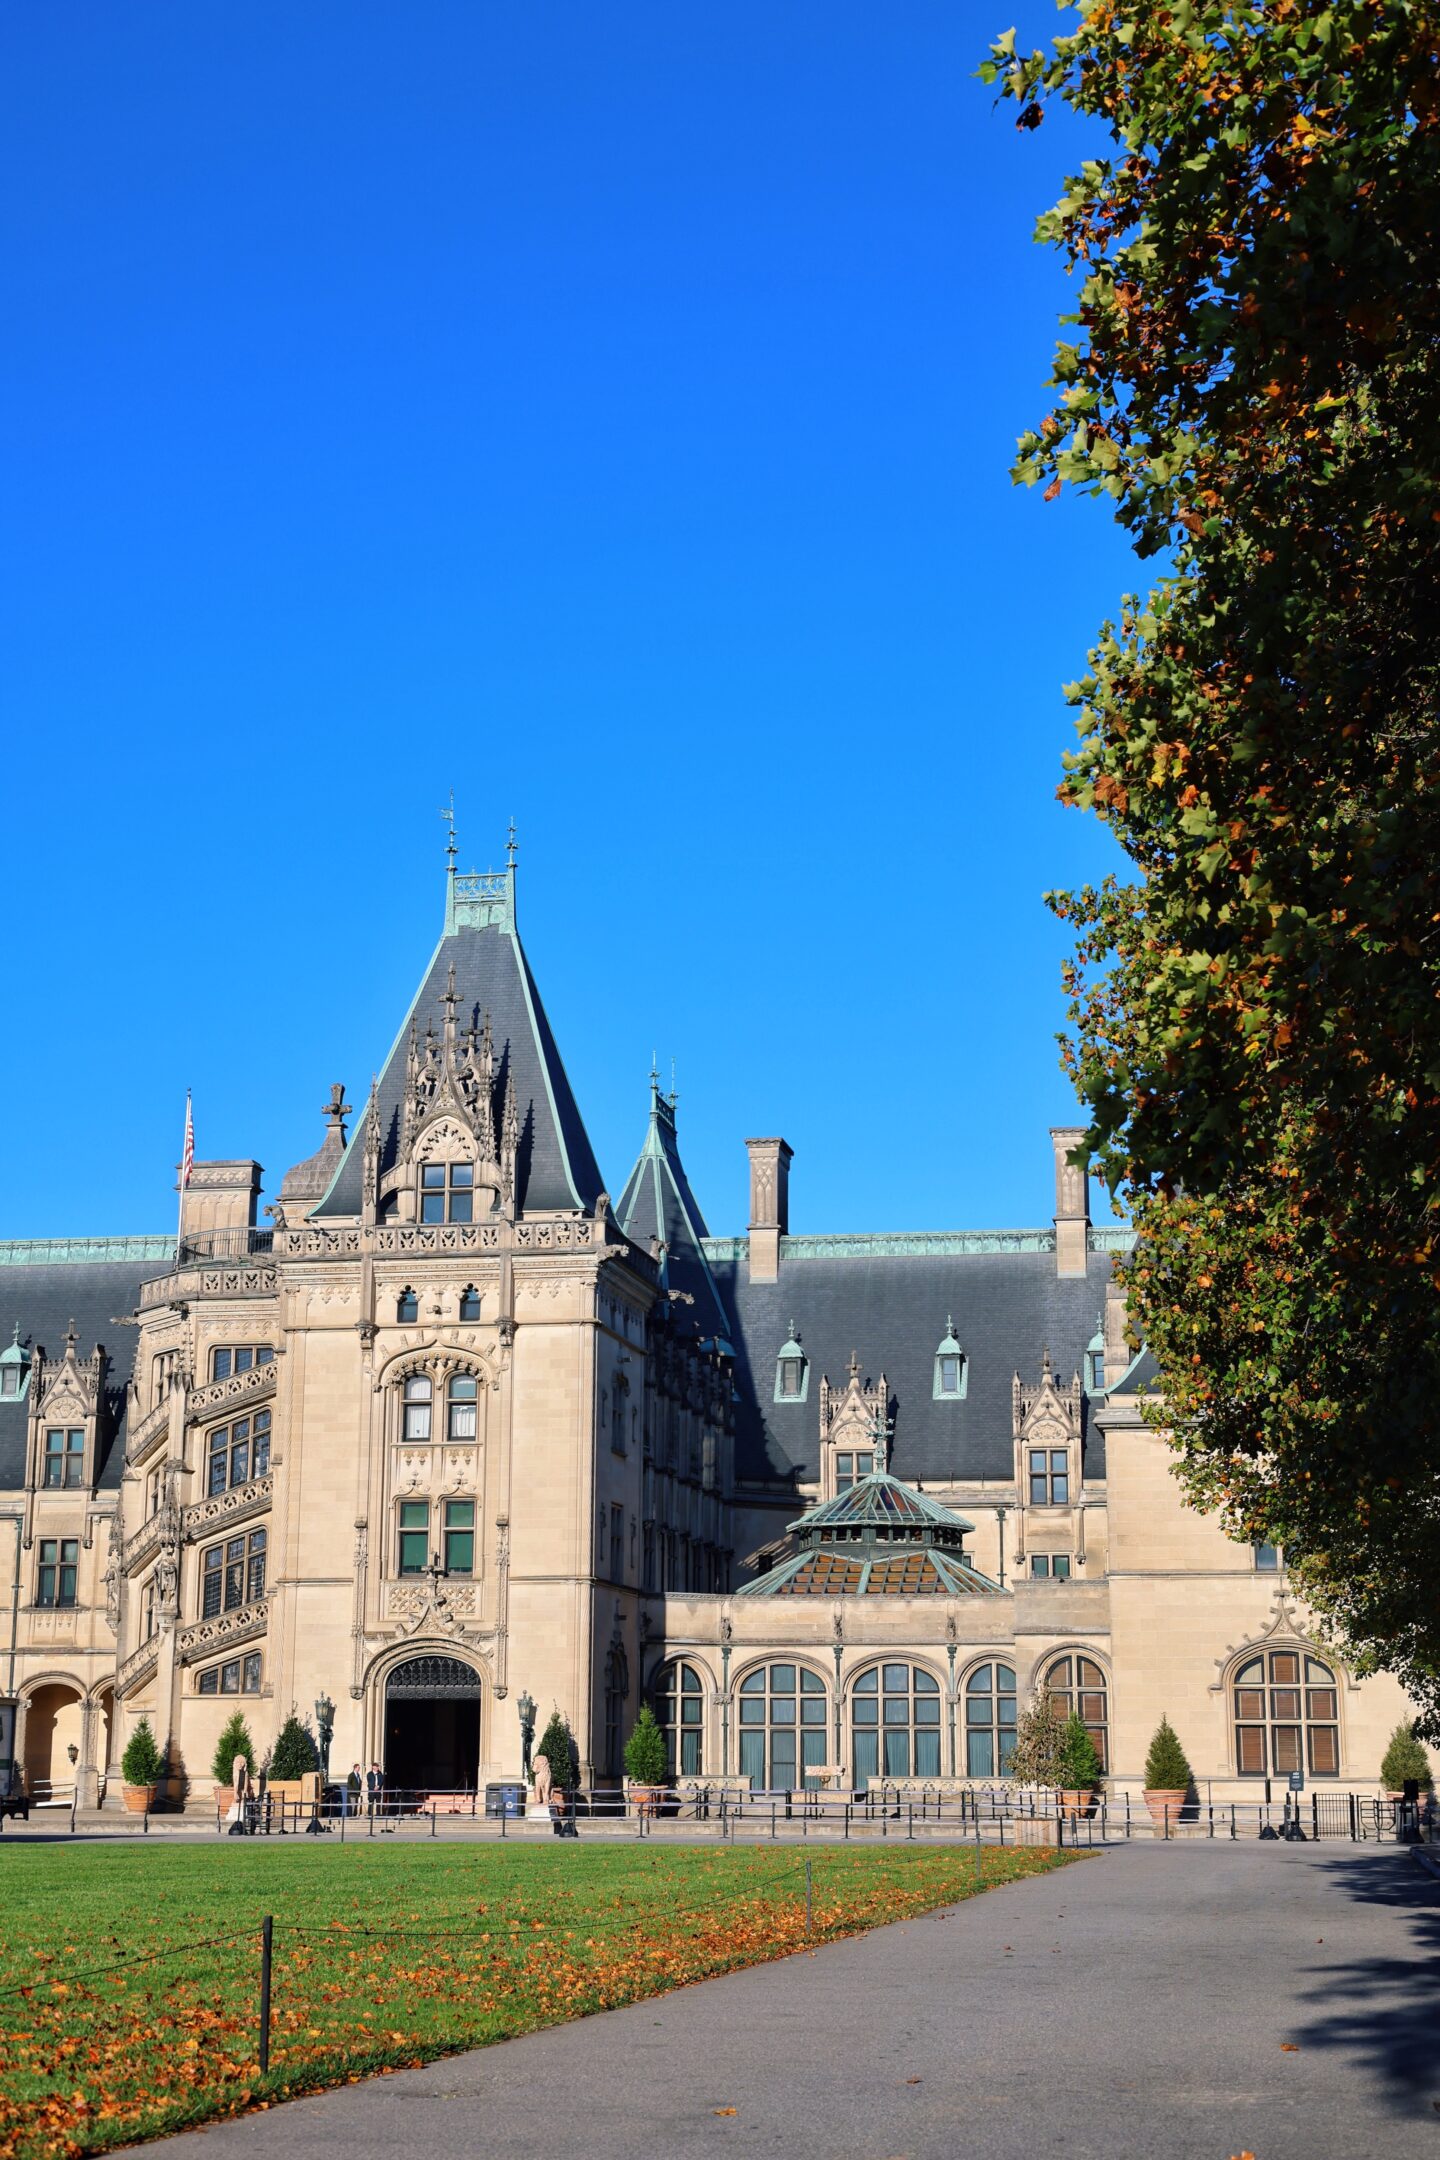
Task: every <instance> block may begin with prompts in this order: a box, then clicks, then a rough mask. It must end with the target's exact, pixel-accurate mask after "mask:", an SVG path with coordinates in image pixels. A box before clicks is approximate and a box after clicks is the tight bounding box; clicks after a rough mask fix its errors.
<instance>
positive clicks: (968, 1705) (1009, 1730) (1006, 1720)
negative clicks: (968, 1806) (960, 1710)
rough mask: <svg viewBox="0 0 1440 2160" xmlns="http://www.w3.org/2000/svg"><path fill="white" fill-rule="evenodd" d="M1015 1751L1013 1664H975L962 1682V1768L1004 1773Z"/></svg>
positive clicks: (977, 1772) (987, 1774)
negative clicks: (963, 1688) (963, 1753)
mask: <svg viewBox="0 0 1440 2160" xmlns="http://www.w3.org/2000/svg"><path fill="white" fill-rule="evenodd" d="M1014 1753H1015V1668H1014V1667H1013V1666H1012V1665H998V1664H997V1665H977V1666H976V1668H975V1670H974V1672H973V1673H971V1675H970V1677H969V1679H968V1680H967V1681H966V1683H965V1771H966V1775H967V1776H969V1777H1007V1776H1008V1775H1009V1772H1010V1758H1011V1756H1012V1755H1013V1754H1014Z"/></svg>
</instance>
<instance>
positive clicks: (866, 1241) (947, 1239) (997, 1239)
mask: <svg viewBox="0 0 1440 2160" xmlns="http://www.w3.org/2000/svg"><path fill="white" fill-rule="evenodd" d="M1134 1242H1135V1233H1134V1231H1133V1230H1128V1229H1126V1228H1125V1227H1124V1226H1123V1224H1118V1223H1117V1224H1107V1225H1104V1226H1102V1227H1101V1228H1100V1229H1098V1230H1097V1229H1093V1228H1092V1230H1091V1232H1090V1250H1091V1251H1092V1252H1129V1250H1130V1248H1131V1246H1132V1245H1133V1244H1134ZM700 1243H701V1246H702V1248H703V1250H704V1253H705V1257H706V1259H707V1260H717V1261H726V1260H728V1261H732V1262H733V1261H738V1260H743V1259H744V1258H745V1257H746V1255H747V1254H748V1253H749V1250H750V1240H749V1238H748V1237H707V1238H702V1239H701V1241H700ZM1054 1250H1055V1232H1054V1231H1053V1230H859V1231H837V1232H836V1233H834V1234H833V1235H820V1236H815V1237H782V1238H781V1240H780V1255H781V1258H782V1260H921V1259H928V1258H931V1257H932V1256H933V1257H938V1258H941V1259H944V1258H947V1257H950V1256H953V1255H960V1254H965V1253H1024V1252H1033V1253H1053V1252H1054Z"/></svg>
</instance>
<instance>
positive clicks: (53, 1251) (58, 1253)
mask: <svg viewBox="0 0 1440 2160" xmlns="http://www.w3.org/2000/svg"><path fill="white" fill-rule="evenodd" d="M174 1255H175V1233H174V1231H173V1230H171V1231H156V1232H155V1233H154V1234H153V1235H150V1234H148V1233H142V1234H140V1235H138V1236H135V1237H90V1238H85V1237H73V1238H0V1267H81V1266H83V1265H84V1263H85V1262H86V1261H95V1260H170V1259H173V1258H174Z"/></svg>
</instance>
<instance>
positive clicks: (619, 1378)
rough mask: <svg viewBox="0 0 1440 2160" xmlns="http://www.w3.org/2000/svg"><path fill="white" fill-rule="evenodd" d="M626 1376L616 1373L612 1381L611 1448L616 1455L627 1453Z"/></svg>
mask: <svg viewBox="0 0 1440 2160" xmlns="http://www.w3.org/2000/svg"><path fill="white" fill-rule="evenodd" d="M627 1392H628V1391H627V1389H626V1386H625V1378H624V1375H623V1374H622V1373H616V1375H615V1378H614V1379H613V1380H612V1381H611V1383H610V1448H611V1452H612V1453H613V1454H616V1455H623V1454H624V1453H625V1397H626V1394H627Z"/></svg>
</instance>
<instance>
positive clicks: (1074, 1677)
mask: <svg viewBox="0 0 1440 2160" xmlns="http://www.w3.org/2000/svg"><path fill="white" fill-rule="evenodd" d="M1045 1692H1046V1694H1047V1695H1048V1696H1049V1697H1050V1700H1051V1702H1053V1703H1054V1705H1055V1707H1056V1709H1057V1710H1058V1711H1059V1712H1060V1715H1061V1717H1069V1715H1070V1713H1071V1711H1072V1710H1078V1711H1079V1713H1080V1719H1081V1722H1082V1724H1083V1725H1084V1727H1085V1730H1086V1732H1088V1733H1089V1735H1090V1738H1091V1739H1092V1740H1093V1741H1094V1743H1095V1752H1096V1754H1097V1755H1098V1756H1099V1757H1100V1767H1101V1769H1102V1770H1108V1769H1109V1767H1110V1711H1109V1704H1108V1703H1107V1701H1106V1696H1105V1675H1104V1673H1103V1672H1101V1670H1100V1667H1099V1666H1098V1665H1097V1664H1096V1663H1095V1660H1094V1659H1093V1658H1088V1657H1078V1656H1076V1657H1062V1658H1056V1660H1055V1662H1054V1664H1053V1665H1052V1666H1051V1667H1050V1670H1049V1672H1047V1673H1046V1675H1045Z"/></svg>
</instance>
